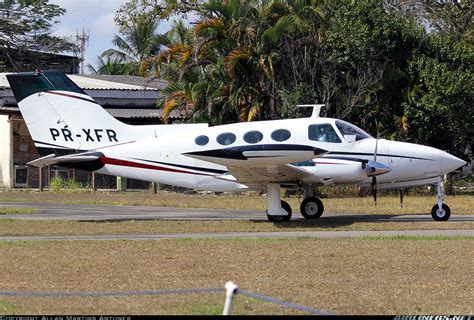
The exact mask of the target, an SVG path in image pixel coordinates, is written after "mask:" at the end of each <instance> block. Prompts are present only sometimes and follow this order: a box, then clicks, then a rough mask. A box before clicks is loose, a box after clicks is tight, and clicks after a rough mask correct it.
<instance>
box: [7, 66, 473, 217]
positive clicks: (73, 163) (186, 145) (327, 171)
mask: <svg viewBox="0 0 474 320" xmlns="http://www.w3.org/2000/svg"><path fill="white" fill-rule="evenodd" d="M7 78H8V81H9V82H10V85H11V88H12V90H13V92H14V95H15V98H16V100H17V102H18V106H19V108H20V111H21V113H22V115H23V118H24V119H25V122H26V125H27V126H28V129H29V131H30V133H31V136H32V137H33V140H34V143H35V145H36V148H37V149H38V152H39V154H40V155H41V156H42V157H41V158H39V159H37V160H34V161H32V162H30V163H29V164H30V165H33V166H38V167H42V166H48V165H52V164H57V165H61V166H68V167H74V168H78V169H85V170H90V171H95V172H97V173H102V174H108V175H113V176H121V177H127V178H133V179H140V180H145V181H152V182H158V183H163V184H169V185H175V186H179V187H185V188H192V189H195V190H209V191H216V192H227V191H244V190H249V189H254V190H266V191H267V194H268V196H267V201H268V205H267V217H268V220H269V221H271V222H281V221H289V220H290V218H291V213H292V210H291V207H290V206H289V204H288V203H287V202H285V201H282V200H281V199H280V188H281V187H283V188H300V189H302V190H304V191H305V195H308V196H307V197H306V198H305V199H304V201H303V202H302V203H301V206H300V210H301V214H302V215H303V217H304V218H306V219H315V218H319V217H320V216H321V215H322V213H323V211H324V206H323V203H322V202H321V200H320V199H318V198H316V197H314V196H311V192H310V190H313V189H314V187H315V186H318V185H332V184H358V185H360V186H368V187H370V186H373V187H377V188H403V187H409V186H418V185H427V184H436V185H437V190H438V201H437V203H436V204H435V205H434V207H433V209H432V211H431V214H432V216H433V218H434V219H435V220H443V221H445V220H448V219H449V217H450V209H449V207H448V206H447V205H446V204H444V203H443V183H442V178H441V177H442V176H443V175H444V174H446V173H448V172H451V171H453V170H456V169H458V168H459V167H461V166H463V165H464V164H465V163H466V162H465V161H463V160H461V159H458V158H456V157H454V156H452V155H450V154H448V153H446V152H444V151H441V150H438V149H435V148H432V147H427V146H423V145H417V144H411V143H404V142H396V141H388V140H384V139H375V138H373V137H371V136H370V135H369V134H368V133H366V132H365V131H363V130H361V129H360V128H358V127H356V126H354V125H352V124H350V123H347V122H345V121H342V120H338V119H331V118H322V117H319V109H320V107H321V106H320V105H315V106H314V109H313V115H312V116H311V117H310V118H302V119H288V120H272V121H259V122H245V123H235V124H228V125H221V126H215V127H210V126H209V125H208V124H176V125H145V126H131V125H127V124H124V123H122V122H120V121H118V120H116V119H115V118H113V117H112V116H111V115H110V114H109V113H108V112H107V111H105V110H104V109H103V108H102V107H101V106H100V105H98V104H97V103H96V102H95V101H94V100H93V99H92V98H91V97H89V96H88V95H87V94H86V93H85V92H84V91H82V90H81V89H80V88H79V87H78V86H77V85H76V84H75V83H74V82H72V81H71V80H70V79H69V78H68V77H67V76H66V75H64V74H63V73H60V72H58V71H44V72H35V73H19V74H10V75H7Z"/></svg>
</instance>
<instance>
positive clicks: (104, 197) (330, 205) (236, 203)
mask: <svg viewBox="0 0 474 320" xmlns="http://www.w3.org/2000/svg"><path fill="white" fill-rule="evenodd" d="M283 199H284V200H286V201H288V202H289V203H290V205H291V206H292V207H293V211H295V212H297V211H299V205H300V202H301V200H302V199H298V198H297V197H292V198H283ZM322 200H323V202H324V206H325V213H329V214H330V213H341V212H344V213H354V214H405V213H406V214H420V213H425V214H426V213H430V212H431V208H432V207H433V205H434V204H435V203H436V197H435V196H406V197H405V199H404V205H403V208H400V199H399V198H398V197H394V196H392V197H379V199H378V202H377V206H374V203H373V200H372V198H371V197H356V198H327V199H322ZM0 202H53V203H72V204H104V205H129V206H134V205H136V206H152V207H178V208H216V209H235V210H261V211H265V209H266V202H267V198H266V196H259V195H258V194H257V193H255V192H249V193H244V194H223V195H215V194H191V195H186V194H181V193H175V192H166V191H161V192H159V193H158V194H150V193H145V192H124V193H120V192H95V193H93V192H87V193H84V192H64V191H63V192H29V191H23V192H18V191H6V192H0ZM446 203H447V204H448V205H449V206H450V207H451V211H452V212H453V214H454V213H455V214H474V196H450V197H448V198H447V199H446Z"/></svg>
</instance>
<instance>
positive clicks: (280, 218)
mask: <svg viewBox="0 0 474 320" xmlns="http://www.w3.org/2000/svg"><path fill="white" fill-rule="evenodd" d="M281 207H282V208H283V210H285V211H286V212H287V213H288V214H287V215H286V216H272V215H269V214H268V213H267V218H268V221H270V222H288V221H290V219H291V206H290V205H289V204H288V202H286V201H283V200H281Z"/></svg>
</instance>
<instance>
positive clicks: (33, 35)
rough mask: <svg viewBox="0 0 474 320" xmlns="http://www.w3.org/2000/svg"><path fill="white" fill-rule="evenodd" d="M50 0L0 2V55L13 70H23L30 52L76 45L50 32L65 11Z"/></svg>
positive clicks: (69, 48) (61, 48)
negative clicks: (23, 59) (24, 61)
mask: <svg viewBox="0 0 474 320" xmlns="http://www.w3.org/2000/svg"><path fill="white" fill-rule="evenodd" d="M64 12H65V10H64V9H62V8H61V7H60V6H58V5H55V4H51V3H48V0H3V1H0V50H1V52H0V55H1V56H2V57H5V59H6V60H7V61H6V62H8V64H10V65H12V66H13V69H16V70H20V69H21V68H20V67H17V65H20V64H21V62H23V61H22V57H24V56H25V52H28V51H41V52H52V53H57V52H61V51H67V50H71V49H73V48H74V44H73V43H72V42H70V41H69V40H67V39H64V38H61V37H56V36H53V35H51V27H52V26H53V24H55V23H57V22H58V21H57V20H55V19H56V18H57V17H59V16H61V15H62V14H64Z"/></svg>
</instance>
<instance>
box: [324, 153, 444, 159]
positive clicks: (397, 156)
mask: <svg viewBox="0 0 474 320" xmlns="http://www.w3.org/2000/svg"><path fill="white" fill-rule="evenodd" d="M326 155H327V156H326ZM326 155H324V158H334V159H338V158H339V159H344V158H343V157H332V156H333V155H336V156H337V155H350V156H370V157H373V156H374V154H373V153H364V152H339V151H332V152H328V153H327V154H326ZM377 157H392V158H405V159H414V160H426V161H436V160H434V159H427V158H420V157H410V156H402V155H397V154H386V153H377ZM346 159H348V158H346Z"/></svg>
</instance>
